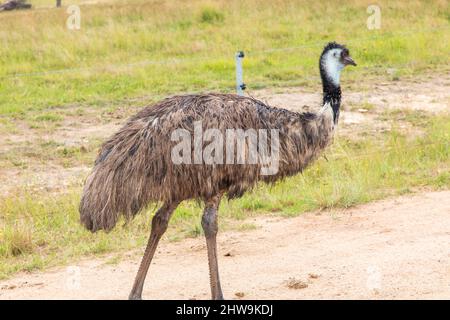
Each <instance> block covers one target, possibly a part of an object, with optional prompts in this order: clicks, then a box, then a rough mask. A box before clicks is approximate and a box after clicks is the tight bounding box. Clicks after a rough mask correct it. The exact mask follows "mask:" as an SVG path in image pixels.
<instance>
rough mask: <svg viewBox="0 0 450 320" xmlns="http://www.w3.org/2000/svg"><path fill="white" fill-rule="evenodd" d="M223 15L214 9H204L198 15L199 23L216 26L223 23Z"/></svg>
mask: <svg viewBox="0 0 450 320" xmlns="http://www.w3.org/2000/svg"><path fill="white" fill-rule="evenodd" d="M224 20H225V15H224V14H223V13H222V12H220V11H218V10H217V9H214V8H204V9H203V10H202V12H201V14H200V22H202V23H207V24H216V23H220V22H223V21H224Z"/></svg>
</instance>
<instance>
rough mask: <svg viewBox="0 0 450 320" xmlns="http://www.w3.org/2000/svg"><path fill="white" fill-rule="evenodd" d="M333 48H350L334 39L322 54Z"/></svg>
mask: <svg viewBox="0 0 450 320" xmlns="http://www.w3.org/2000/svg"><path fill="white" fill-rule="evenodd" d="M332 49H342V50H348V49H347V48H346V47H345V45H342V44H339V43H336V42H334V41H333V42H328V43H327V45H326V46H325V47H324V48H323V52H322V55H323V54H324V53H325V52H327V51H329V50H332Z"/></svg>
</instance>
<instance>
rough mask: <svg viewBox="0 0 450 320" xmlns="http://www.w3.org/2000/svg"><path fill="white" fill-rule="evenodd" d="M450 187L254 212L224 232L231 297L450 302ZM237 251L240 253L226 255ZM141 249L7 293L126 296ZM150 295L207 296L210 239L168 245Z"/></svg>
mask: <svg viewBox="0 0 450 320" xmlns="http://www.w3.org/2000/svg"><path fill="white" fill-rule="evenodd" d="M449 215H450V191H440V192H425V193H422V194H417V195H408V196H402V197H399V198H395V199H388V200H382V201H378V202H375V203H371V204H367V205H362V206H358V207H355V208H352V209H349V210H342V211H332V212H329V211H327V212H315V213H309V214H305V215H303V216H300V217H296V218H288V219H287V218H286V219H283V218H255V219H252V221H251V222H252V223H254V224H256V225H257V226H258V228H257V229H256V230H252V231H245V232H225V233H219V238H218V247H219V252H220V253H221V255H220V257H219V263H220V271H221V277H222V285H223V289H224V294H225V297H226V298H229V299H344V298H351V299H419V298H420V299H435V298H437V299H449V298H450V251H449V246H448V244H449V243H450V219H449ZM228 252H233V254H232V255H227V253H228ZM140 254H141V252H139V253H136V252H133V253H129V255H128V257H125V259H124V260H123V261H122V262H119V263H118V264H115V265H114V264H109V263H107V261H108V259H107V258H105V259H91V260H85V261H83V262H80V263H78V264H76V265H73V266H69V267H64V268H55V269H52V270H50V271H48V272H39V273H34V274H21V275H19V276H17V277H15V278H13V279H10V280H7V281H2V282H0V299H125V298H126V297H127V296H128V291H129V289H130V288H131V285H132V283H133V279H134V276H135V272H136V270H137V268H138V266H139V260H140ZM144 298H145V299H209V279H208V263H207V258H206V246H205V243H204V239H202V238H196V239H186V240H184V241H181V242H178V243H170V242H168V241H167V240H164V241H162V243H161V245H160V247H159V250H158V253H157V255H156V257H155V260H154V263H153V265H152V266H151V268H150V272H149V276H148V280H147V282H146V286H145V289H144Z"/></svg>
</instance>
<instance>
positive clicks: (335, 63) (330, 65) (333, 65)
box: [322, 49, 344, 86]
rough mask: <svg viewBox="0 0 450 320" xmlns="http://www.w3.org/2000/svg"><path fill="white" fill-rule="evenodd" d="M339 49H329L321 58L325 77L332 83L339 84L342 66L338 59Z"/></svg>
mask: <svg viewBox="0 0 450 320" xmlns="http://www.w3.org/2000/svg"><path fill="white" fill-rule="evenodd" d="M341 51H342V50H341V49H332V50H329V51H328V52H327V53H326V54H325V56H324V57H323V58H322V65H323V68H324V70H325V73H326V75H327V77H328V78H329V79H330V80H331V82H333V84H334V85H336V86H339V81H340V77H341V71H342V69H343V68H344V64H342V63H341V62H340V61H339V60H340V56H341Z"/></svg>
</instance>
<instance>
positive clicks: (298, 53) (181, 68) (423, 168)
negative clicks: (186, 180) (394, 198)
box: [0, 0, 450, 278]
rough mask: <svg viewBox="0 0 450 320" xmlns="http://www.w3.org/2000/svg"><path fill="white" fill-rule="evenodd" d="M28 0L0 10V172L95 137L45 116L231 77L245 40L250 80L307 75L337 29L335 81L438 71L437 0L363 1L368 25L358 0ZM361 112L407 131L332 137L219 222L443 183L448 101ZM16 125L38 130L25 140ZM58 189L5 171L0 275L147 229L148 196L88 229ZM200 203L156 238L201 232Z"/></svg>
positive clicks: (104, 114)
mask: <svg viewBox="0 0 450 320" xmlns="http://www.w3.org/2000/svg"><path fill="white" fill-rule="evenodd" d="M29 2H31V3H32V4H33V5H34V7H35V8H37V9H36V10H27V11H18V12H2V13H1V24H2V29H1V31H0V42H1V43H2V46H0V92H1V93H2V94H1V95H0V134H2V135H5V136H8V138H7V139H8V141H7V143H4V144H2V146H5V150H1V152H0V169H1V170H2V171H9V170H13V172H16V171H20V172H24V171H25V169H27V168H28V170H38V169H40V168H47V167H50V166H54V165H55V166H56V168H59V167H63V168H75V167H78V166H84V165H91V163H92V160H93V158H94V156H95V154H96V150H97V147H98V145H99V144H100V143H101V141H99V140H98V139H97V138H95V137H93V136H88V137H87V140H86V141H84V140H83V142H82V144H77V145H71V144H70V143H65V141H64V143H63V142H62V141H60V140H61V139H56V138H55V137H54V136H52V134H53V133H54V132H55V131H56V129H58V128H64V129H68V130H69V129H70V130H72V131H68V132H69V133H68V136H66V137H68V139H69V140H70V134H71V132H74V131H76V130H77V129H78V128H79V127H78V126H76V125H75V126H72V124H73V123H76V122H77V121H87V120H88V121H90V122H89V123H91V124H92V122H94V125H95V124H105V123H110V122H112V121H113V120H114V119H116V118H118V119H123V118H125V117H126V116H127V115H129V114H130V113H133V112H134V111H135V110H136V109H138V108H139V107H141V106H142V105H145V104H147V103H148V102H150V101H154V100H157V99H160V98H161V97H163V96H165V95H168V94H172V93H178V92H193V91H209V90H215V91H225V92H227V91H233V90H234V89H233V87H234V53H235V52H236V51H237V50H244V51H245V53H246V57H245V59H244V75H245V82H246V83H247V85H248V87H249V91H250V92H251V91H252V90H254V89H259V88H264V87H269V86H270V87H278V88H282V87H285V86H299V85H302V86H305V87H313V88H316V89H317V88H319V86H318V83H319V78H318V71H317V57H318V55H319V54H320V51H321V48H322V47H323V45H324V44H325V43H326V42H328V41H330V40H336V41H339V42H344V43H346V44H348V47H349V48H350V51H351V53H352V56H353V57H354V58H355V60H356V61H357V62H358V67H357V68H352V69H349V70H346V74H345V79H346V81H345V84H344V85H345V86H348V88H352V89H355V88H356V87H358V85H360V84H367V83H369V84H371V83H372V82H371V79H383V80H389V81H397V80H400V79H402V78H403V77H405V76H409V75H421V74H423V73H424V72H425V71H427V72H429V71H433V70H437V71H439V72H442V73H443V72H448V71H449V67H448V62H449V59H448V52H450V41H449V40H450V32H449V30H450V29H449V28H450V26H449V22H450V11H449V6H448V4H447V3H446V2H445V1H433V2H430V1H418V0H412V1H407V2H406V1H405V2H400V1H398V2H392V1H386V0H383V1H378V2H377V3H378V5H379V6H380V7H381V12H382V27H381V29H380V30H368V29H367V28H366V20H367V17H368V15H367V13H366V8H367V6H368V5H370V4H372V2H371V1H363V0H353V1H350V2H348V1H346V2H344V1H332V2H330V1H314V2H311V1H294V0H275V1H259V0H247V1H239V0H217V1H209V0H196V1H182V0H172V1H156V0H155V1H144V0H134V1H132V0H117V1H113V0H102V1H99V2H98V3H97V4H86V1H84V0H75V1H73V2H71V3H77V4H81V15H82V16H81V19H82V20H81V21H82V22H81V30H78V31H70V30H68V29H67V28H66V27H65V23H66V19H67V13H66V11H65V9H64V8H63V9H54V8H51V7H53V6H54V1H51V0H30V1H29ZM63 3H64V4H65V2H63ZM83 4H84V5H83ZM156 12H157V14H156ZM419 12H420V14H418V13H419ZM277 48H284V49H282V50H278V49H277ZM274 49H275V50H274ZM348 88H346V89H347V90H348ZM348 91H350V90H348ZM353 109H355V110H357V109H366V110H367V111H368V112H371V111H373V109H374V106H373V105H371V104H370V103H368V102H363V103H362V104H361V105H357V106H352V110H353ZM376 117H377V120H381V121H394V122H395V121H401V122H406V123H408V124H409V125H410V126H412V127H414V128H416V129H419V130H418V131H419V132H420V134H414V135H408V134H406V133H404V132H403V131H398V130H396V129H395V128H396V126H395V125H394V126H393V128H394V129H393V130H391V131H385V132H383V133H378V134H375V135H374V134H364V135H363V134H361V136H359V137H353V138H351V137H339V139H337V140H336V141H335V143H334V145H333V147H332V148H331V149H330V150H329V151H328V153H327V158H328V159H329V161H326V160H325V159H320V160H319V161H317V162H316V163H315V164H314V165H313V166H312V167H310V168H309V169H308V170H306V172H304V174H303V175H298V176H296V177H292V178H289V179H286V180H285V181H283V182H280V183H277V184H276V185H274V186H266V185H261V186H258V187H257V188H256V189H255V190H254V191H253V192H251V193H249V194H246V195H245V196H244V197H243V198H241V199H239V200H236V201H231V202H226V201H224V202H223V203H222V205H221V208H220V211H221V213H220V214H221V224H222V226H221V230H223V229H224V228H223V227H225V229H227V228H233V229H237V230H243V231H245V230H251V229H254V228H256V226H255V225H254V224H252V223H249V222H248V221H247V220H245V218H246V217H249V216H253V215H258V214H263V215H264V214H266V215H280V216H295V215H299V214H301V213H303V212H306V211H310V210H325V209H333V208H346V207H350V206H353V205H356V204H360V203H366V202H369V201H372V200H375V199H379V198H383V197H386V196H390V195H397V194H403V193H408V192H411V191H413V190H414V189H416V188H423V187H427V188H434V189H441V188H442V189H445V188H449V187H450V174H449V171H450V160H449V150H450V145H449V141H450V136H449V135H450V117H449V116H448V115H442V116H432V115H430V114H428V113H422V112H417V111H407V110H405V111H403V110H402V111H397V110H387V111H385V112H382V113H376ZM24 128H25V131H24V130H23V129H24ZM23 132H26V134H28V135H35V136H36V137H38V138H34V139H26V138H27V137H26V136H25V135H26V134H24V133H23ZM66 133H67V131H66ZM21 134H22V136H21ZM91 134H92V133H91ZM11 135H12V136H11ZM24 138H25V139H24ZM53 138H55V139H53ZM58 138H60V137H58ZM18 139H19V140H18ZM20 139H22V140H20ZM69 142H70V141H69ZM36 164H37V165H36ZM36 168H38V169H36ZM9 177H11V176H9ZM49 178H50V173H49ZM62 189H63V190H62V191H61V192H57V193H49V192H46V191H42V190H40V191H39V190H38V191H36V190H33V189H29V188H27V187H26V186H20V187H19V188H18V190H17V192H15V193H14V194H11V195H4V196H1V197H0V278H6V277H9V276H11V275H12V274H14V273H15V272H18V271H31V270H36V269H42V268H46V267H49V266H54V265H60V264H64V263H66V262H68V261H73V260H76V259H79V258H80V257H85V256H96V255H104V254H106V253H110V252H114V256H113V257H112V258H110V259H109V260H108V261H107V263H110V264H115V263H117V262H118V261H119V260H120V257H121V253H122V252H123V251H125V250H129V249H133V248H142V247H143V245H144V244H145V242H146V241H147V236H148V231H149V225H150V220H151V215H152V213H153V212H154V211H155V210H154V208H149V209H148V210H146V211H145V212H144V213H143V214H141V215H139V216H138V217H137V218H136V219H135V220H134V221H133V222H132V223H129V224H127V225H123V224H120V226H119V227H118V228H116V229H115V230H113V231H112V232H111V234H105V233H103V232H100V233H98V234H95V235H92V234H90V233H89V232H87V231H85V230H84V229H83V228H81V227H80V225H79V223H78V209H77V208H78V203H79V196H80V192H81V181H80V182H74V183H73V184H72V185H70V186H69V187H62ZM200 215H201V208H200V207H199V206H198V205H197V204H196V203H195V202H187V203H184V204H183V205H182V206H180V207H179V208H178V209H177V212H176V214H175V216H174V218H173V220H172V222H171V227H170V230H169V231H168V233H167V235H166V237H167V238H168V239H170V240H178V239H182V238H185V237H195V236H198V235H201V233H202V229H201V226H200Z"/></svg>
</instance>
